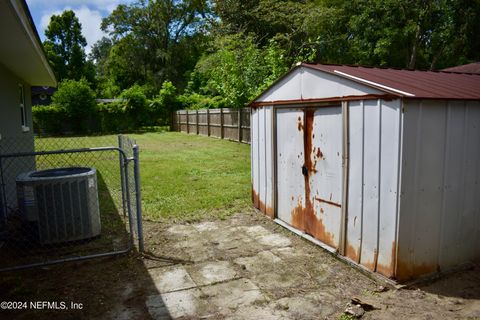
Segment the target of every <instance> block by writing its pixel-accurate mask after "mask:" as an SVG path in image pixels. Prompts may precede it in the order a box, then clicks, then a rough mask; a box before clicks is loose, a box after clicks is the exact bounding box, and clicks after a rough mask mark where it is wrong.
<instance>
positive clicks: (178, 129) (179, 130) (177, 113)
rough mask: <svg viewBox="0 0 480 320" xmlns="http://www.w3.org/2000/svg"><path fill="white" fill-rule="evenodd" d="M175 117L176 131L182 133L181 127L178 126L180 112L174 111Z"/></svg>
mask: <svg viewBox="0 0 480 320" xmlns="http://www.w3.org/2000/svg"><path fill="white" fill-rule="evenodd" d="M175 116H176V117H177V131H178V132H181V131H182V125H181V124H180V122H181V121H180V111H175Z"/></svg>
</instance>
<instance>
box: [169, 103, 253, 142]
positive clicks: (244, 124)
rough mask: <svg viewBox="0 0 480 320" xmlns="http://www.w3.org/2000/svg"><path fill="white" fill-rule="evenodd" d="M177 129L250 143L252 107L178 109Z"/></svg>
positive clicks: (174, 121)
mask: <svg viewBox="0 0 480 320" xmlns="http://www.w3.org/2000/svg"><path fill="white" fill-rule="evenodd" d="M173 124H174V128H175V131H181V132H186V133H191V134H201V135H204V136H209V137H210V136H211V137H217V138H221V139H228V140H233V141H239V142H244V143H250V108H243V109H230V108H228V109H227V108H221V109H202V110H178V111H176V112H175V113H174V115H173Z"/></svg>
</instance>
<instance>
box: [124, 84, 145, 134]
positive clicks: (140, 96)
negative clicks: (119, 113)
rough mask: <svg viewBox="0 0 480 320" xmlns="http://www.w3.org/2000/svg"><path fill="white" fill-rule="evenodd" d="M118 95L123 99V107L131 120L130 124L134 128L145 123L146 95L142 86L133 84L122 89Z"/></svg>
mask: <svg viewBox="0 0 480 320" xmlns="http://www.w3.org/2000/svg"><path fill="white" fill-rule="evenodd" d="M120 97H121V98H122V99H123V102H122V104H123V109H124V110H125V112H126V113H127V115H128V116H129V117H130V121H131V122H132V123H131V124H130V125H131V126H133V127H135V128H137V127H140V126H142V125H145V124H146V122H147V120H148V118H149V117H148V114H147V112H148V104H147V97H146V96H145V92H144V91H143V88H142V87H140V86H139V85H137V84H135V85H133V86H132V87H130V88H128V89H125V90H123V92H122V94H121V95H120Z"/></svg>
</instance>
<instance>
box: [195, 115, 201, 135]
mask: <svg viewBox="0 0 480 320" xmlns="http://www.w3.org/2000/svg"><path fill="white" fill-rule="evenodd" d="M195 117H196V118H197V119H196V122H197V135H198V134H199V133H200V129H199V126H198V109H197V110H196V115H195Z"/></svg>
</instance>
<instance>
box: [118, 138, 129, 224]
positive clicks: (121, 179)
mask: <svg viewBox="0 0 480 320" xmlns="http://www.w3.org/2000/svg"><path fill="white" fill-rule="evenodd" d="M117 137H118V148H119V149H120V150H123V138H122V135H121V134H119V135H118V136H117ZM118 159H119V162H120V183H121V184H122V187H121V188H120V189H122V209H123V217H126V216H127V207H126V201H125V190H126V186H125V172H124V171H123V169H124V168H125V163H124V161H123V157H122V154H121V153H120V152H119V153H118Z"/></svg>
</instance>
